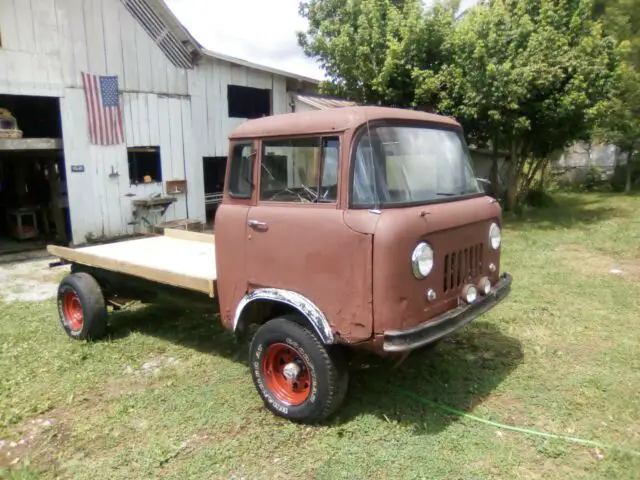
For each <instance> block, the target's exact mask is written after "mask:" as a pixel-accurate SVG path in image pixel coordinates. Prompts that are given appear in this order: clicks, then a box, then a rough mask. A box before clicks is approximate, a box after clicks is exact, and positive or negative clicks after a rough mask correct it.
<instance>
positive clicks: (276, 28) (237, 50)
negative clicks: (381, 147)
mask: <svg viewBox="0 0 640 480" xmlns="http://www.w3.org/2000/svg"><path fill="white" fill-rule="evenodd" d="M164 1H165V3H166V4H167V5H168V6H169V8H171V10H172V11H173V13H174V14H175V15H176V16H177V17H178V19H179V20H180V21H181V22H182V23H183V25H184V26H185V27H186V28H187V29H188V30H189V32H190V33H191V34H192V35H193V36H194V37H195V38H196V40H198V41H199V42H200V43H201V44H202V45H203V46H204V47H205V48H207V49H209V50H213V51H215V52H219V53H223V54H225V55H231V56H233V57H238V58H242V59H244V60H248V61H251V62H255V63H258V64H261V65H266V66H270V67H274V68H279V69H281V70H285V71H288V72H292V73H297V74H298V75H305V76H308V77H312V78H317V79H321V78H322V77H323V74H322V70H321V69H320V68H319V67H318V66H317V65H316V64H315V62H314V61H313V60H311V59H310V58H307V57H306V56H305V55H304V53H303V52H302V49H301V48H300V47H299V46H298V43H297V39H296V35H295V32H296V30H305V28H306V21H305V20H304V19H303V18H301V17H300V16H298V3H299V0H231V1H229V2H224V1H221V0H164ZM426 1H427V2H428V1H429V0H426ZM475 1H476V0H462V4H461V9H465V8H467V7H468V6H469V5H471V4H473V3H475Z"/></svg>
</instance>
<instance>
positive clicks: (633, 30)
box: [591, 0, 640, 192]
mask: <svg viewBox="0 0 640 480" xmlns="http://www.w3.org/2000/svg"><path fill="white" fill-rule="evenodd" d="M594 11H595V14H596V16H597V17H599V18H601V19H602V23H603V25H604V28H605V30H606V31H607V32H608V33H609V34H611V35H612V36H613V37H614V38H615V39H616V40H617V41H618V42H619V44H620V59H619V63H618V65H617V67H616V69H615V76H614V78H613V81H612V83H611V88H610V89H609V91H608V94H607V95H606V96H605V98H603V99H602V101H600V102H599V103H598V104H597V105H596V106H595V107H594V108H593V110H592V111H591V114H592V116H593V118H594V120H595V128H594V130H593V136H594V137H595V139H596V140H599V141H603V142H608V143H612V144H615V145H616V146H618V147H619V148H620V149H621V150H622V151H623V152H624V153H626V155H627V169H626V182H625V183H626V185H625V191H627V192H628V191H630V190H631V173H632V169H633V163H632V159H633V157H634V154H635V153H636V152H638V150H640V0H607V1H606V2H605V1H603V0H600V1H597V2H596V4H595V10H594Z"/></svg>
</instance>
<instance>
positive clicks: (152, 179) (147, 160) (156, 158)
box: [127, 147, 162, 185]
mask: <svg viewBox="0 0 640 480" xmlns="http://www.w3.org/2000/svg"><path fill="white" fill-rule="evenodd" d="M127 156H128V159H129V181H130V182H131V185H137V184H139V183H156V182H162V162H161V161H160V147H130V148H127Z"/></svg>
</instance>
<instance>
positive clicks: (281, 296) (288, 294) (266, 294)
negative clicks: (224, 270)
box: [233, 288, 334, 345]
mask: <svg viewBox="0 0 640 480" xmlns="http://www.w3.org/2000/svg"><path fill="white" fill-rule="evenodd" d="M256 300H271V301H273V302H278V303H284V304H286V305H289V306H291V307H293V308H295V309H296V310H298V311H299V312H300V313H301V314H302V315H304V317H305V318H306V319H307V320H308V321H309V323H310V324H311V326H312V327H313V329H314V330H315V332H316V333H317V334H318V337H319V338H320V340H321V341H322V343H324V344H325V345H329V344H332V343H333V342H334V339H333V332H332V330H331V326H330V325H329V322H328V321H327V317H326V316H325V315H324V313H322V311H321V310H320V309H319V308H318V307H317V306H316V305H315V304H314V303H313V302H312V301H311V300H309V299H308V298H307V297H305V296H303V295H300V294H299V293H296V292H292V291H290V290H282V289H280V288H259V289H256V290H253V291H252V292H249V293H247V294H246V295H245V296H244V297H242V299H241V300H240V302H239V303H238V306H237V307H236V312H235V314H234V316H233V331H234V332H235V331H236V329H237V328H238V324H239V323H240V319H241V318H242V313H243V311H244V310H245V308H246V307H247V305H249V304H250V303H251V302H254V301H256Z"/></svg>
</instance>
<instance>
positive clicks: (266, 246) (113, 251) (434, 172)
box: [48, 106, 512, 423]
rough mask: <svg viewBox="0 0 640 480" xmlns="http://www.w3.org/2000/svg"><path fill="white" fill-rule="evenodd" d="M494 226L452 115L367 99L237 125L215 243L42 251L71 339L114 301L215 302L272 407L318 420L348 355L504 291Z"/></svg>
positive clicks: (169, 233) (493, 213) (402, 344)
mask: <svg viewBox="0 0 640 480" xmlns="http://www.w3.org/2000/svg"><path fill="white" fill-rule="evenodd" d="M501 218H502V215H501V208H500V205H499V203H498V202H497V201H496V200H495V199H493V198H491V197H489V196H487V195H486V194H485V193H484V192H483V190H482V187H481V181H480V179H477V178H476V177H475V174H474V171H473V168H472V165H471V159H470V155H469V150H468V148H467V145H466V143H465V140H464V137H463V132H462V129H461V127H460V125H459V124H458V123H457V122H456V121H454V120H453V119H451V118H447V117H443V116H438V115H433V114H428V113H424V112H418V111H412V110H403V109H395V108H382V107H365V106H360V107H346V108H338V109H333V110H326V111H314V112H298V113H290V114H283V115H275V116H271V117H265V118H260V119H255V120H249V121H247V122H245V123H243V124H242V125H240V126H239V127H237V128H236V129H235V130H234V131H233V132H232V133H231V134H230V135H229V155H228V162H227V171H226V178H225V187H224V196H223V200H222V204H221V205H220V207H219V209H218V211H217V214H216V219H215V228H214V231H215V236H214V235H207V234H204V233H196V232H189V231H184V230H171V229H167V230H165V231H164V234H163V235H158V236H149V237H144V238H136V239H133V240H126V241H120V242H115V243H111V244H104V245H94V246H88V247H82V248H77V249H71V248H65V247H59V246H49V247H48V248H49V252H50V253H51V254H52V255H54V256H56V257H59V258H61V259H62V260H63V262H64V263H70V264H71V274H70V275H68V276H67V277H66V278H64V279H63V280H62V281H61V283H60V286H59V292H58V312H59V316H60V320H61V323H62V326H63V328H64V330H65V331H66V333H67V334H68V335H69V336H70V337H72V338H75V339H79V340H83V339H97V338H99V337H101V336H104V335H105V334H106V333H107V306H111V307H114V308H119V307H120V306H122V305H123V304H126V303H127V302H129V301H133V300H138V301H142V302H145V303H153V302H176V303H179V302H181V303H182V304H184V305H188V306H190V307H193V306H196V305H211V304H212V303H213V302H218V303H217V308H219V312H220V319H221V321H222V323H223V324H224V326H225V327H226V328H227V329H229V330H231V331H233V332H235V333H236V334H243V333H246V332H249V331H250V332H254V333H253V335H252V337H251V342H250V346H249V367H250V370H251V375H252V377H253V381H254V383H255V385H256V388H257V390H258V392H259V394H260V396H261V397H262V399H263V401H264V403H265V405H266V406H267V408H269V409H270V410H271V411H272V412H273V413H275V414H276V415H280V416H282V417H285V418H287V419H290V420H293V421H297V422H303V423H316V422H320V421H322V420H323V419H325V418H326V417H327V416H329V415H330V414H332V413H333V412H334V411H335V410H336V409H337V408H338V407H339V405H340V404H341V402H342V400H343V399H344V397H345V394H346V390H347V385H348V371H347V365H346V361H345V358H346V356H345V354H347V353H350V352H352V351H353V350H354V349H365V350H369V351H370V352H374V353H377V354H379V355H394V356H400V357H402V356H406V355H407V354H408V352H411V351H413V350H416V349H419V348H424V347H427V346H430V345H433V344H434V343H435V342H437V341H438V340H440V339H442V338H443V337H445V336H447V335H449V334H451V333H452V332H454V331H455V330H457V329H458V328H461V327H462V326H464V325H465V324H467V323H469V322H470V321H472V320H473V319H474V318H476V317H478V316H479V315H481V314H483V313H484V312H486V311H487V310H489V309H490V308H492V307H493V306H495V305H496V303H498V302H499V301H501V300H502V299H503V298H504V297H505V296H506V295H508V293H509V291H510V288H511V281H512V279H511V276H510V275H509V274H506V273H505V274H502V275H501V274H500V247H501V232H500V227H501ZM250 327H251V328H250ZM347 347H350V348H347Z"/></svg>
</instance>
